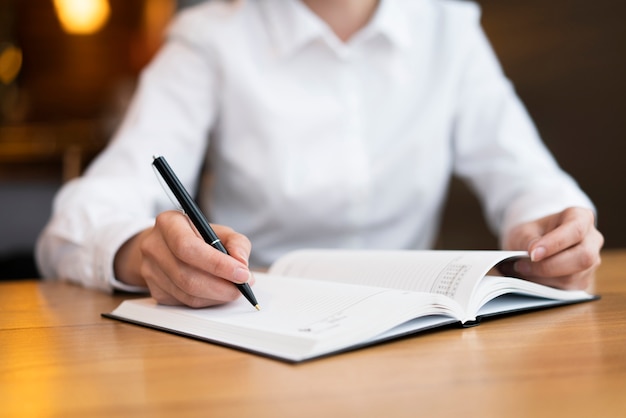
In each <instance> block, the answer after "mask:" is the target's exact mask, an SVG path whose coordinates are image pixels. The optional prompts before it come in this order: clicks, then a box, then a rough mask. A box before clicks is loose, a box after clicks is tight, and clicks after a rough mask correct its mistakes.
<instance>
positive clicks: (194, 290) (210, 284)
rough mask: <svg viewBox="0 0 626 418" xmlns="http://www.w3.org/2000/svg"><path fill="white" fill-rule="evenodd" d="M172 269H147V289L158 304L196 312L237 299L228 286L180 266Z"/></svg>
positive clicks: (237, 293) (229, 284)
mask: <svg viewBox="0 0 626 418" xmlns="http://www.w3.org/2000/svg"><path fill="white" fill-rule="evenodd" d="M172 266H173V268H171V267H170V266H169V263H166V264H165V268H164V269H161V268H160V267H159V266H156V265H153V267H152V268H151V273H150V280H147V282H148V287H149V288H150V293H151V294H152V296H153V297H154V298H155V299H156V300H157V301H158V302H159V303H162V304H167V305H180V304H184V305H187V306H191V307H194V308H200V307H206V306H211V305H216V304H222V303H226V302H230V301H233V300H235V299H237V298H238V297H239V296H240V294H239V292H238V290H237V288H236V287H235V286H234V285H233V284H232V283H231V282H228V281H226V280H223V279H218V278H207V277H204V276H203V274H202V272H197V271H194V269H193V268H190V267H188V266H185V265H181V264H180V263H174V264H173V265H172ZM168 270H169V271H168Z"/></svg>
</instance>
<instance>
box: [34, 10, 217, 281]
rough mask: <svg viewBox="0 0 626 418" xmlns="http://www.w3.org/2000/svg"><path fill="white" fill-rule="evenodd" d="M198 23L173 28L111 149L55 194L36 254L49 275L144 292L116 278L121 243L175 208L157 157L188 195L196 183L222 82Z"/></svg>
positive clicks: (185, 20)
mask: <svg viewBox="0 0 626 418" xmlns="http://www.w3.org/2000/svg"><path fill="white" fill-rule="evenodd" d="M198 24H199V21H198V19H197V18H194V16H193V15H183V17H182V18H179V20H177V21H176V22H175V23H174V24H173V26H172V27H171V29H170V32H169V37H168V40H167V42H166V44H165V45H164V47H163V48H162V50H161V51H160V52H159V53H158V55H157V56H156V57H155V59H154V60H153V61H152V62H151V64H150V65H149V66H148V67H147V68H146V69H145V70H144V71H143V72H142V74H141V77H140V81H139V85H138V87H137V90H136V92H135V94H134V97H133V100H132V102H131V105H130V107H129V109H128V111H127V113H126V115H125V118H124V121H123V123H122V125H121V127H120V128H119V130H118V132H117V134H116V135H115V136H114V138H113V139H112V141H111V143H110V144H109V145H108V146H107V148H106V149H105V150H104V151H103V152H102V153H101V154H100V155H99V156H98V157H97V158H96V159H95V160H94V162H93V163H92V164H91V165H90V167H89V168H88V169H87V170H86V172H85V174H84V175H83V176H82V177H81V178H79V179H76V180H74V181H71V182H69V183H67V184H66V185H64V186H63V187H62V189H61V190H60V192H59V193H58V194H57V196H56V198H55V202H54V205H53V212H52V215H51V218H50V220H49V222H48V224H47V226H46V228H45V229H44V230H43V231H42V233H41V235H40V237H39V240H38V243H37V248H36V258H37V262H38V266H39V270H40V272H41V274H42V275H43V276H44V277H46V278H61V279H67V280H70V281H73V282H77V283H81V284H83V285H84V286H86V287H92V288H98V289H102V290H108V291H111V290H113V289H122V290H127V291H145V290H146V289H143V288H135V287H132V286H128V285H126V284H124V283H123V281H122V280H120V278H116V277H115V275H114V272H113V261H114V257H115V254H116V252H117V250H118V249H119V248H120V246H121V245H122V244H123V243H124V242H126V241H127V240H128V239H129V238H131V237H132V236H134V235H135V234H137V233H138V232H140V231H141V230H143V229H145V228H148V227H150V226H152V225H153V224H154V218H155V216H156V215H157V214H158V213H159V212H161V211H163V210H166V209H168V208H172V207H173V205H172V204H171V202H170V201H169V200H168V197H167V195H166V193H165V192H164V191H163V190H162V189H161V186H160V184H159V182H158V180H157V178H156V176H155V174H154V172H153V170H152V167H151V163H152V157H153V156H154V155H157V154H158V155H164V156H167V158H168V161H169V162H170V164H171V165H172V166H173V167H174V168H175V169H176V171H177V174H178V176H179V177H180V179H181V181H182V182H183V183H184V184H185V186H186V187H187V188H188V190H195V189H196V186H197V184H198V177H199V173H200V171H201V168H202V165H203V163H204V154H205V150H206V147H207V145H208V144H207V143H208V140H207V138H208V133H209V131H210V129H211V126H212V124H213V122H214V120H215V117H216V115H215V113H216V110H215V109H216V106H215V100H216V99H215V83H216V79H217V75H216V74H217V71H216V70H215V67H214V65H213V60H212V58H211V55H210V54H209V53H208V49H207V48H206V45H200V44H199V43H198V40H197V39H198V37H197V36H195V35H196V34H198V27H197V25H198ZM194 31H195V32H194ZM200 39H201V38H200Z"/></svg>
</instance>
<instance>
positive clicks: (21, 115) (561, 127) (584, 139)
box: [0, 0, 626, 278]
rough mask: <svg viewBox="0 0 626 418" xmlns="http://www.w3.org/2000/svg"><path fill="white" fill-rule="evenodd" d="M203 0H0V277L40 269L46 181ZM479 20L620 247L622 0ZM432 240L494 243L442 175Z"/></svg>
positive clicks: (125, 96) (523, 5)
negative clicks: (36, 252) (437, 231)
mask: <svg viewBox="0 0 626 418" xmlns="http://www.w3.org/2000/svg"><path fill="white" fill-rule="evenodd" d="M201 1H202V0H0V278H3V277H4V278H21V277H37V271H36V269H35V266H34V263H33V259H32V249H33V245H34V242H35V240H36V237H37V234H38V233H39V231H40V230H41V228H42V227H43V226H44V225H45V223H46V220H47V218H48V215H49V213H50V208H51V202H52V198H53V195H54V193H55V192H56V191H57V190H58V188H59V187H60V186H61V185H62V184H63V182H65V181H67V180H69V179H71V178H73V177H75V176H78V175H80V173H81V172H82V170H83V169H84V168H85V166H86V165H87V164H88V163H89V161H90V160H91V159H92V158H93V157H94V156H95V155H96V154H97V153H98V151H99V150H101V149H102V147H104V146H105V144H106V143H107V141H108V140H109V138H110V137H111V135H112V133H113V131H114V130H115V128H116V127H117V125H118V123H119V121H120V118H121V117H122V115H123V113H124V110H125V108H126V105H127V103H128V100H129V98H130V96H131V94H132V92H133V89H134V86H135V81H136V78H137V75H138V73H139V72H140V71H141V69H142V67H143V66H144V65H146V63H148V62H149V61H150V59H151V57H152V56H153V54H154V53H155V52H156V50H157V49H158V47H159V46H160V44H161V42H162V39H163V38H162V37H163V32H164V30H165V28H166V26H167V23H168V21H169V20H170V18H171V17H172V16H173V14H174V13H176V11H177V10H179V9H181V8H184V7H188V6H190V5H193V4H194V3H198V2H201ZM477 2H478V3H479V4H480V5H481V6H482V8H483V26H484V28H485V30H486V32H487V34H488V36H489V38H490V40H491V42H492V44H493V46H494V48H495V50H496V52H497V54H498V56H499V57H500V60H501V62H502V65H503V67H504V69H505V71H506V73H507V75H508V76H509V78H511V79H512V80H513V82H514V84H515V86H516V88H517V91H518V94H519V95H520V97H521V98H522V100H523V101H524V102H525V104H526V106H527V107H528V109H529V111H530V113H531V115H532V116H533V118H534V120H535V122H536V124H537V126H538V128H539V131H540V132H541V134H542V136H543V138H544V141H545V142H546V144H547V145H548V147H549V148H550V149H551V150H552V151H553V153H554V154H555V155H556V157H557V159H558V161H559V163H560V164H561V166H562V167H563V168H564V169H565V170H566V171H568V172H569V173H571V174H572V175H573V176H574V177H575V178H576V179H577V180H578V181H579V183H580V185H581V186H582V187H583V189H584V190H585V191H587V193H589V195H590V196H591V198H592V199H593V200H594V202H595V203H596V205H597V207H598V212H599V221H598V222H599V228H600V230H601V231H602V232H603V233H604V235H605V238H606V247H608V248H614V247H626V234H624V232H626V218H625V217H624V215H623V214H625V213H626V198H625V197H624V195H623V194H622V192H624V187H623V184H624V180H623V179H625V178H626V164H625V163H624V162H623V155H624V151H625V149H626V145H625V143H624V142H625V141H624V135H625V134H624V133H625V132H626V100H625V97H626V88H625V82H624V75H625V74H626V64H625V61H626V59H625V55H626V54H625V52H626V51H625V47H626V43H625V41H626V33H625V32H626V29H625V28H626V25H624V22H623V21H624V16H626V2H618V1H614V0H595V1H594V2H589V1H587V0H553V1H550V2H546V1H543V0H506V1H502V0H499V1H498V0H478V1H477ZM439 242H440V244H439V245H440V247H442V248H463V249H478V248H493V247H495V246H496V245H497V242H496V240H495V238H494V237H493V236H492V235H491V234H490V233H489V232H488V231H487V229H486V227H485V224H484V222H483V220H482V216H481V211H480V208H479V206H478V204H477V202H476V200H475V198H474V197H473V196H472V195H471V193H470V192H469V191H468V190H467V189H466V188H465V186H464V185H463V184H461V183H460V182H458V181H454V182H453V183H452V187H451V191H450V196H449V201H448V205H447V208H446V213H445V217H444V225H443V229H442V233H441V237H440V241H439Z"/></svg>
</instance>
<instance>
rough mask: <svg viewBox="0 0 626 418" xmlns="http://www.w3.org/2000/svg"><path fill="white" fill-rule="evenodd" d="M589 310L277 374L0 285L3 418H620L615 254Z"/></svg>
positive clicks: (430, 338)
mask: <svg viewBox="0 0 626 418" xmlns="http://www.w3.org/2000/svg"><path fill="white" fill-rule="evenodd" d="M597 292H598V293H600V294H601V295H602V299H601V300H599V301H596V302H592V303H584V304H580V305H574V306H566V307H561V308H556V309H551V310H547V311H541V312H533V313H527V314H523V315H518V316H513V317H507V318H500V319H498V320H493V321H490V322H485V323H483V324H482V325H480V326H479V327H475V328H469V329H451V330H445V331H440V332H433V333H430V334H424V335H420V336H416V337H412V338H408V339H404V340H400V341H395V342H391V343H387V344H383V345H379V346H376V347H371V348H367V349H364V350H360V351H355V352H352V353H346V354H342V355H337V356H334V357H330V358H326V359H320V360H316V361H312V362H308V363H303V364H299V365H290V364H285V363H281V362H278V361H276V360H271V359H267V358H263V357H258V356H255V355H252V354H246V353H243V352H239V351H236V350H232V349H228V348H224V347H220V346H215V345H211V344H208V343H203V342H199V341H195V340H191V339H186V338H184V337H179V336H175V335H170V334H166V333H162V332H158V331H154V330H150V329H147V328H142V327H138V326H134V325H130V324H125V323H122V322H118V321H114V320H110V319H105V318H102V317H101V316H100V314H101V313H102V312H108V311H111V310H112V309H113V308H114V307H115V306H117V304H118V303H119V302H120V301H121V300H122V299H123V298H124V297H128V295H125V296H124V295H114V296H111V295H107V294H102V293H98V292H96V291H91V290H87V289H83V288H81V287H78V286H74V285H70V284H64V283H59V282H56V283H48V282H39V281H15V282H5V283H1V284H0V416H2V417H28V416H37V417H52V416H55V417H57V416H58V417H121V416H133V417H141V416H150V417H152V416H161V417H163V416H175V417H184V416H203V417H209V416H211V417H231V416H232V417H255V418H256V417H323V418H328V417H353V416H354V417H396V416H407V417H409V416H410V417H415V416H426V417H432V416H454V417H467V416H480V417H541V416H550V417H561V416H568V417H570V416H578V417H592V416H593V417H625V416H626V251H606V252H605V253H604V257H603V265H602V267H601V269H600V271H599V274H598V282H597Z"/></svg>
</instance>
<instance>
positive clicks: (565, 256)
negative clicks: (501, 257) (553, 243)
mask: <svg viewBox="0 0 626 418" xmlns="http://www.w3.org/2000/svg"><path fill="white" fill-rule="evenodd" d="M599 264H600V256H599V253H598V252H597V251H595V252H594V251H590V250H588V249H586V248H584V247H583V246H576V247H572V248H569V249H567V250H565V251H561V252H560V253H558V254H556V255H553V256H551V257H548V258H545V259H543V260H541V261H537V262H533V261H531V260H530V259H528V258H526V259H520V260H518V261H516V262H515V265H514V268H515V270H516V271H517V272H518V273H519V274H520V275H521V276H523V277H524V278H530V277H546V278H547V277H564V276H570V275H574V274H577V273H579V272H581V271H586V270H589V269H591V268H594V267H596V266H598V265H599Z"/></svg>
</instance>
